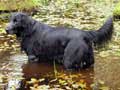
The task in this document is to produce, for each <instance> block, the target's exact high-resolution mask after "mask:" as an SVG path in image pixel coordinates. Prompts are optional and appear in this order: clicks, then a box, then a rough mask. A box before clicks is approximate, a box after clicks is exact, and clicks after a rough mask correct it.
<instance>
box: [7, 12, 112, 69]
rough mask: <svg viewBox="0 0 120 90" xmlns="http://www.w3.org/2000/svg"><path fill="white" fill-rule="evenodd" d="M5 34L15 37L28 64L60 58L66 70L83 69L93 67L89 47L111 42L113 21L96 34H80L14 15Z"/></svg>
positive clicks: (92, 58)
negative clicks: (30, 61)
mask: <svg viewBox="0 0 120 90" xmlns="http://www.w3.org/2000/svg"><path fill="white" fill-rule="evenodd" d="M6 32H7V33H8V34H16V36H17V38H19V39H20V42H21V48H22V49H23V50H24V51H25V52H26V54H27V56H28V59H29V60H34V59H36V58H39V59H48V60H51V59H52V60H53V59H54V58H57V57H59V56H62V58H63V64H64V67H65V68H66V69H74V68H87V67H89V66H90V65H91V64H93V63H94V54H93V48H92V45H93V44H94V45H101V44H103V43H105V42H107V41H109V40H110V39H111V37H112V33H113V20H112V18H109V19H108V20H107V21H106V22H105V24H104V25H103V26H102V27H101V28H100V29H99V30H98V31H83V30H79V29H76V28H62V27H51V26H48V25H46V24H43V23H41V22H38V21H36V20H34V19H32V18H31V17H29V16H28V15H26V14H25V13H21V12H18V13H15V14H13V15H12V17H11V21H10V23H9V24H8V26H7V28H6Z"/></svg>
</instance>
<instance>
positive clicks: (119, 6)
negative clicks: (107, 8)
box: [113, 2, 120, 16]
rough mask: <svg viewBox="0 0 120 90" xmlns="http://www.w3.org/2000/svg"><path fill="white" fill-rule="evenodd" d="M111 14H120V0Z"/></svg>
mask: <svg viewBox="0 0 120 90" xmlns="http://www.w3.org/2000/svg"><path fill="white" fill-rule="evenodd" d="M113 14H114V16H120V2H119V3H118V4H117V5H116V7H115V8H114V11H113Z"/></svg>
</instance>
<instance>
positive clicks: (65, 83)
mask: <svg viewBox="0 0 120 90" xmlns="http://www.w3.org/2000/svg"><path fill="white" fill-rule="evenodd" d="M59 83H60V84H61V85H67V82H66V81H65V80H62V79H59Z"/></svg>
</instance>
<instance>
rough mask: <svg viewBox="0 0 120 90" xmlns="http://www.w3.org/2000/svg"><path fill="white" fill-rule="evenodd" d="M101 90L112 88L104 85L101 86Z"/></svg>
mask: <svg viewBox="0 0 120 90" xmlns="http://www.w3.org/2000/svg"><path fill="white" fill-rule="evenodd" d="M100 90H110V88H109V87H107V86H104V87H100Z"/></svg>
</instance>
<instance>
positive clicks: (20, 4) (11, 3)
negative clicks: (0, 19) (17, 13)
mask: <svg viewBox="0 0 120 90" xmlns="http://www.w3.org/2000/svg"><path fill="white" fill-rule="evenodd" d="M39 1H42V0H4V1H0V10H23V9H30V8H34V7H36V6H38V5H39Z"/></svg>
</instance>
